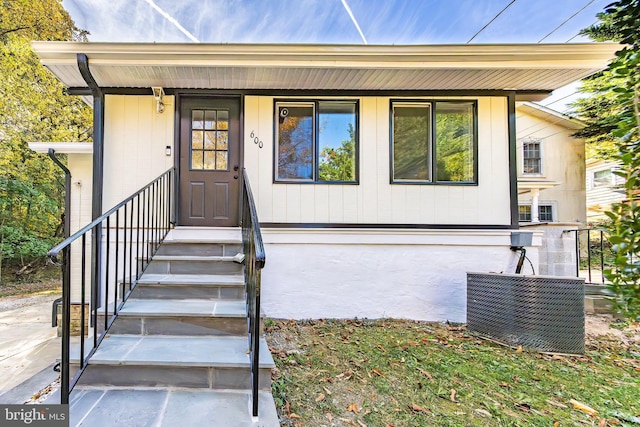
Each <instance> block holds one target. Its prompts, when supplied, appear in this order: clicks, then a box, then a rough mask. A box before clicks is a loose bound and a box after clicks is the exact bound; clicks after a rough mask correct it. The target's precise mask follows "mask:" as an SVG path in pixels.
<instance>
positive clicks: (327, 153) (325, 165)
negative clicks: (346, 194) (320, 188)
mask: <svg viewBox="0 0 640 427" xmlns="http://www.w3.org/2000/svg"><path fill="white" fill-rule="evenodd" d="M318 131H319V132H318V156H319V157H318V180H320V181H355V179H356V174H355V168H356V135H355V132H356V104H355V103H353V102H319V103H318Z"/></svg>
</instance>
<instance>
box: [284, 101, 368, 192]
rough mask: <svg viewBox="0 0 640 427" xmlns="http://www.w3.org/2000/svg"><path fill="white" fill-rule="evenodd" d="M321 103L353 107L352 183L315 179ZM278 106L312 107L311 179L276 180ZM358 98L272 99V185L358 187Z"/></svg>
mask: <svg viewBox="0 0 640 427" xmlns="http://www.w3.org/2000/svg"><path fill="white" fill-rule="evenodd" d="M321 102H336V103H340V102H342V103H351V104H354V105H355V113H356V117H355V119H356V120H355V128H356V132H355V139H356V141H355V151H356V152H355V165H354V175H355V179H354V180H353V181H321V180H318V179H317V172H318V168H319V163H318V162H319V158H320V155H319V149H320V147H319V146H318V144H317V137H318V133H319V125H320V124H319V123H318V117H317V116H318V114H319V108H318V104H319V103H321ZM279 104H287V105H289V104H290V105H296V104H298V105H313V135H312V139H313V140H312V143H313V167H312V174H313V179H279V178H278V147H279V141H278V129H277V128H278V123H279V122H278V105H279ZM360 114H361V111H360V98H319V97H318V98H274V99H273V120H274V123H273V141H274V143H273V161H272V164H273V181H272V183H273V184H301V185H306V184H311V185H318V184H321V185H322V184H324V185H359V184H360Z"/></svg>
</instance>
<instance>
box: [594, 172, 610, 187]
mask: <svg viewBox="0 0 640 427" xmlns="http://www.w3.org/2000/svg"><path fill="white" fill-rule="evenodd" d="M612 182H613V172H612V171H611V169H605V170H601V171H595V172H594V173H593V187H594V188H597V187H609V186H610V185H611V184H612Z"/></svg>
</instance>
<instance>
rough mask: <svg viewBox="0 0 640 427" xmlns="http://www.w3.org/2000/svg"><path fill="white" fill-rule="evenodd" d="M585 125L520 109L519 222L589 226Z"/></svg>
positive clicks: (541, 110)
mask: <svg viewBox="0 0 640 427" xmlns="http://www.w3.org/2000/svg"><path fill="white" fill-rule="evenodd" d="M582 127H584V125H583V124H582V123H581V122H580V121H578V120H576V119H574V118H571V117H569V116H567V115H565V114H562V113H559V112H557V111H554V110H552V109H550V108H548V107H544V106H542V105H539V104H536V103H532V102H526V103H521V104H518V105H517V106H516V136H517V153H518V220H519V222H520V223H552V222H560V223H581V224H586V216H585V212H586V208H585V185H584V183H585V149H584V140H582V139H578V138H575V137H573V136H572V134H574V133H575V132H576V131H577V130H579V129H581V128H582Z"/></svg>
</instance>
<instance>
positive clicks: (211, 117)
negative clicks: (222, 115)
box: [204, 110, 216, 130]
mask: <svg viewBox="0 0 640 427" xmlns="http://www.w3.org/2000/svg"><path fill="white" fill-rule="evenodd" d="M204 128H205V129H207V130H210V129H215V128H216V111H215V110H206V111H205V112H204Z"/></svg>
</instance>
